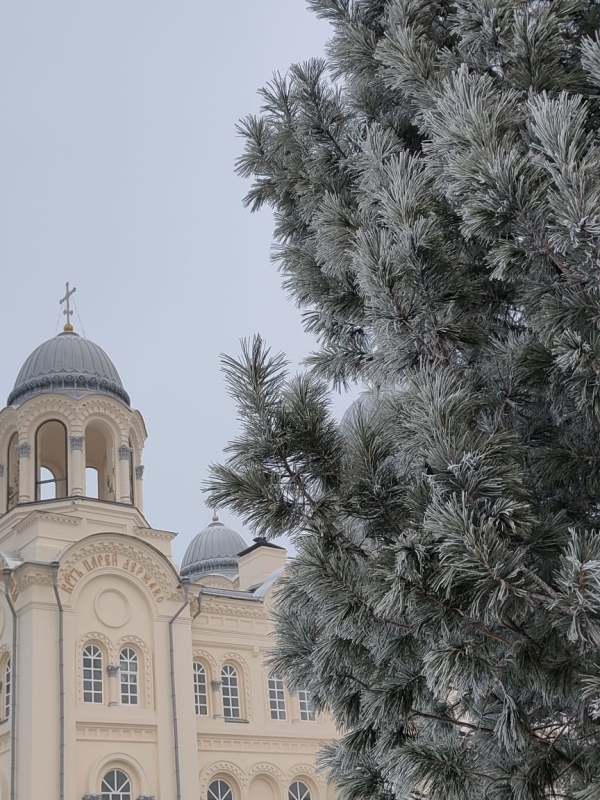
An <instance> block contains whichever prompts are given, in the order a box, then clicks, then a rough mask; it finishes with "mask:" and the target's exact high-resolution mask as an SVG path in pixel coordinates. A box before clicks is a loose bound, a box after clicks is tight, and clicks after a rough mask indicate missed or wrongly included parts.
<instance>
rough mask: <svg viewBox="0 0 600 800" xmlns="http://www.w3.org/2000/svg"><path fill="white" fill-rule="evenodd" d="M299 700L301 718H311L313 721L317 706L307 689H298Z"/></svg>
mask: <svg viewBox="0 0 600 800" xmlns="http://www.w3.org/2000/svg"><path fill="white" fill-rule="evenodd" d="M298 702H299V704H300V719H303V720H310V721H311V722H312V721H313V720H314V718H315V708H314V706H313V704H312V700H311V699H310V694H309V693H308V692H307V691H306V689H300V690H299V691H298Z"/></svg>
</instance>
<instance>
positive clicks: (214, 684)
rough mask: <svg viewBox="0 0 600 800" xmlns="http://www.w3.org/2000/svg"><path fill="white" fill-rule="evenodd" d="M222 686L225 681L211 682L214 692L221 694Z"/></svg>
mask: <svg viewBox="0 0 600 800" xmlns="http://www.w3.org/2000/svg"><path fill="white" fill-rule="evenodd" d="M222 684H223V681H211V682H210V688H211V689H212V690H213V692H220V691H221V686H222Z"/></svg>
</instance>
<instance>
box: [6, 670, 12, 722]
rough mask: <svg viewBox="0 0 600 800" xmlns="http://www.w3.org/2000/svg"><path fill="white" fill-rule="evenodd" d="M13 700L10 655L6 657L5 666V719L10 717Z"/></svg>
mask: <svg viewBox="0 0 600 800" xmlns="http://www.w3.org/2000/svg"><path fill="white" fill-rule="evenodd" d="M11 700H12V664H11V661H10V656H9V657H8V658H7V659H6V664H5V667H4V719H8V718H9V717H10V706H11Z"/></svg>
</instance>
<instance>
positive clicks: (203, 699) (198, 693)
mask: <svg viewBox="0 0 600 800" xmlns="http://www.w3.org/2000/svg"><path fill="white" fill-rule="evenodd" d="M194 706H195V707H196V714H202V715H204V716H206V714H208V694H207V691H206V670H205V669H204V667H203V666H202V664H201V663H200V662H199V661H194Z"/></svg>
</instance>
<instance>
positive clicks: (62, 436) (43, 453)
mask: <svg viewBox="0 0 600 800" xmlns="http://www.w3.org/2000/svg"><path fill="white" fill-rule="evenodd" d="M35 464H36V473H35V499H36V500H52V499H54V498H57V497H66V496H67V492H68V486H67V429H66V427H65V426H64V424H63V423H62V422H60V421H59V420H57V419H50V420H48V421H47V422H43V423H42V424H41V425H40V427H39V428H38V429H37V431H36V434H35Z"/></svg>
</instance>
